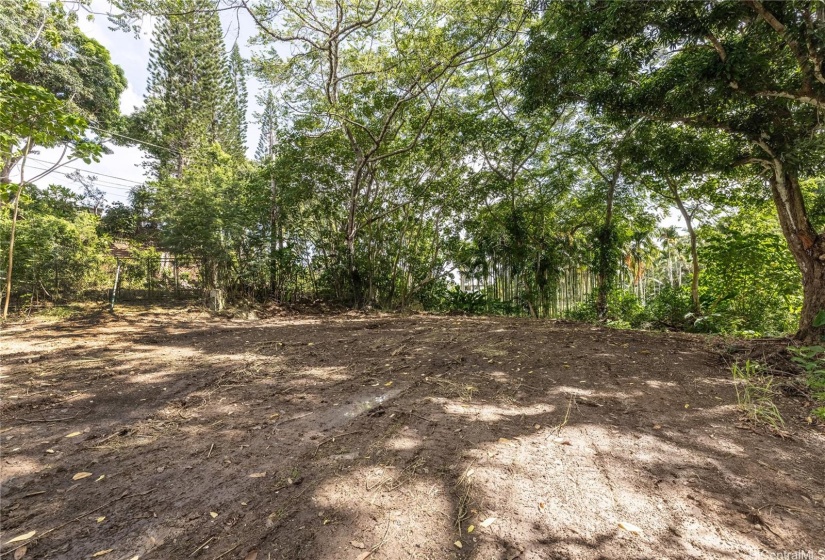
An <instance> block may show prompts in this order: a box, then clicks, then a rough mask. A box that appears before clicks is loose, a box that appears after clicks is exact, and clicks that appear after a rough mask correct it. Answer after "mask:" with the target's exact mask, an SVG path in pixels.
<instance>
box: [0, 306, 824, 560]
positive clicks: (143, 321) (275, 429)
mask: <svg viewBox="0 0 825 560" xmlns="http://www.w3.org/2000/svg"><path fill="white" fill-rule="evenodd" d="M0 336H1V337H2V338H1V339H0V359H2V371H0V375H2V376H3V377H2V378H0V382H2V399H3V400H2V416H1V418H2V428H0V438H1V439H2V459H1V460H0V463H1V464H2V535H0V542H2V543H3V548H2V558H4V559H5V558H9V559H11V558H15V559H18V560H19V558H25V559H29V558H31V559H52V558H61V559H63V558H66V559H85V558H102V559H103V560H132V559H137V558H139V559H141V560H143V559H147V560H148V559H188V558H193V559H205V560H218V559H240V560H252V559H255V560H271V559H290V560H293V559H301V558H306V559H336V560H337V559H343V560H350V559H351V560H363V559H365V558H370V559H375V560H379V559H404V558H418V559H450V558H456V559H458V558H461V559H485V560H486V559H490V560H493V559H495V560H504V559H506V560H513V559H519V560H527V559H551V558H552V559H557V558H558V559H585V560H587V559H619V558H621V559H625V558H627V559H642V558H645V559H646V558H657V559H659V558H672V559H682V558H713V559H717V558H736V559H757V558H771V557H781V556H779V555H780V554H792V553H797V554H799V553H804V554H811V555H812V556H810V558H825V496H823V494H825V484H823V482H825V462H824V461H823V457H825V433H823V430H822V427H821V426H819V427H818V426H816V424H813V425H811V424H809V423H808V422H807V421H806V418H805V416H806V414H807V409H805V408H804V407H802V406H801V405H800V402H799V401H793V400H790V398H789V397H786V396H782V397H779V399H778V401H777V403H778V404H779V406H780V408H781V410H782V411H783V413H784V416H785V420H786V422H787V432H788V437H784V438H782V437H778V436H776V435H773V434H771V433H770V431H768V430H766V429H764V428H760V427H757V428H753V427H752V426H749V425H747V424H743V423H742V420H741V418H740V413H739V411H738V410H737V407H736V396H735V391H734V386H733V384H732V381H731V376H730V370H729V368H728V367H727V366H726V365H725V363H724V361H723V360H722V358H721V357H720V354H719V353H718V352H717V351H715V350H714V348H718V344H716V346H714V345H713V344H711V343H710V342H709V341H708V339H706V338H701V337H698V336H691V335H683V334H667V333H642V332H632V331H618V330H609V329H603V328H596V327H591V326H589V325H576V324H570V323H564V322H553V321H534V320H527V319H502V318H465V317H436V316H427V315H416V316H409V317H401V316H381V315H378V316H376V315H373V316H364V315H356V314H343V315H336V316H309V315H304V316H282V317H273V318H268V319H258V320H242V319H227V318H218V317H210V316H209V315H207V314H205V313H201V312H198V311H196V310H181V309H176V310H169V309H167V310H164V309H157V308H155V309H143V310H140V309H136V308H133V309H126V310H121V311H120V312H118V313H117V314H116V315H114V316H111V315H108V314H106V313H102V312H100V313H92V314H87V315H84V316H80V317H75V318H70V319H66V320H63V321H60V322H44V321H42V320H29V321H25V322H22V323H13V324H9V325H6V326H5V327H4V328H3V329H2V331H0ZM87 473H88V474H87ZM32 531H36V532H35V533H34V534H33V535H30V538H28V539H26V540H16V541H14V542H11V543H8V541H10V540H12V539H14V538H15V537H18V536H26V535H27V533H31V532H32ZM6 543H8V544H6ZM24 549H25V553H24V554H23V556H20V555H21V552H20V551H21V550H24ZM786 557H787V558H790V557H791V556H786ZM803 557H804V558H809V556H796V557H795V558H803Z"/></svg>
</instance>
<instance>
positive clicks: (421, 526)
mask: <svg viewBox="0 0 825 560" xmlns="http://www.w3.org/2000/svg"><path fill="white" fill-rule="evenodd" d="M424 470H426V467H425V466H424V464H423V463H417V462H414V463H412V464H411V465H408V466H407V467H406V468H396V467H381V466H377V467H362V468H357V469H354V470H352V471H349V472H347V473H346V474H345V475H344V476H341V477H337V478H335V479H330V480H327V481H324V482H323V483H322V484H320V485H319V486H318V487H317V489H315V491H314V493H313V496H312V498H311V502H312V504H313V506H314V507H315V508H316V509H318V510H319V516H318V525H317V527H313V528H312V529H313V532H314V534H315V535H316V536H318V537H321V536H322V537H323V538H317V539H316V544H317V545H318V546H319V547H321V548H320V550H319V551H318V552H319V554H318V555H317V556H316V557H317V558H342V559H346V558H353V559H354V558H358V557H359V554H361V553H363V552H364V550H363V549H361V548H356V547H354V546H353V545H352V542H353V541H354V542H356V543H360V544H363V545H364V546H365V547H366V548H367V549H369V548H370V547H371V546H373V545H374V544H377V543H380V542H382V541H384V542H386V541H387V540H392V541H393V542H396V543H399V544H400V545H401V546H402V547H403V548H404V550H405V551H407V552H408V554H409V555H410V556H409V557H411V558H427V557H431V558H436V557H439V558H443V557H444V556H443V551H444V550H445V549H446V548H447V547H449V546H452V544H451V543H452V540H450V539H451V538H452V537H451V536H452V535H454V527H452V526H451V521H450V519H451V518H452V517H453V511H452V507H453V506H452V502H451V500H450V496H449V495H448V494H447V491H446V489H445V488H443V485H442V482H441V481H440V480H438V479H437V478H432V477H431V476H428V475H426V474H423V475H422V473H423V471H424ZM419 471H420V472H419ZM399 496H405V497H407V498H409V501H408V502H407V503H408V504H409V505H408V506H406V507H399V504H398V501H397V500H398V497H399ZM340 521H345V522H344V523H343V525H342V524H340V523H339V522H340ZM353 522H354V523H353ZM353 525H355V526H357V528H358V529H357V530H356V531H354V532H353V531H352V530H351V528H352V527H353ZM342 526H343V527H344V528H341V527H342ZM346 527H349V529H347V528H346ZM453 540H454V539H453ZM436 551H437V552H436ZM434 553H435V554H436V555H435V556H434V555H433V554H434ZM383 557H384V556H382V555H380V554H379V555H378V558H383Z"/></svg>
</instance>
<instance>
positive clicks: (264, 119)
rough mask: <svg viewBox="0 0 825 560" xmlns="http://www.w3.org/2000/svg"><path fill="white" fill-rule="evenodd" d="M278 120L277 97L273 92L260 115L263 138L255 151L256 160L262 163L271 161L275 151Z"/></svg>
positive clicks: (270, 93) (267, 97) (268, 94)
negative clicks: (276, 112)
mask: <svg viewBox="0 0 825 560" xmlns="http://www.w3.org/2000/svg"><path fill="white" fill-rule="evenodd" d="M259 99H260V98H259ZM276 119H277V117H276V115H275V97H274V96H273V95H272V92H271V91H269V92H267V94H266V100H265V101H264V110H263V112H262V113H261V114H260V121H259V122H260V124H261V138H260V140H258V148H257V149H256V150H255V159H256V160H258V161H260V162H264V161H267V160H269V159H270V158H271V157H272V153H273V151H274V149H275V139H276V133H277V120H276Z"/></svg>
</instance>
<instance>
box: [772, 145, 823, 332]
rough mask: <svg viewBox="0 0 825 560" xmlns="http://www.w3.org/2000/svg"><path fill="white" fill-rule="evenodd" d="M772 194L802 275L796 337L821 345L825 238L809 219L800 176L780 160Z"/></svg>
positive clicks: (783, 231) (786, 237) (776, 169)
mask: <svg viewBox="0 0 825 560" xmlns="http://www.w3.org/2000/svg"><path fill="white" fill-rule="evenodd" d="M771 191H772V193H773V200H774V204H775V205H776V209H777V212H778V215H779V224H780V225H781V227H782V233H783V234H784V236H785V240H786V241H787V242H788V247H789V248H790V250H791V253H792V254H793V256H794V259H796V264H797V265H798V266H799V271H800V272H801V274H802V293H803V302H802V313H801V314H800V317H799V330H798V331H797V333H796V338H797V339H799V340H801V341H803V342H806V343H813V342H819V341H820V340H822V337H823V335H825V326H820V327H815V326H814V318H815V317H816V316H817V314H818V313H820V312H821V311H825V237H823V236H822V235H819V234H817V233H816V230H814V228H813V226H812V225H811V222H810V220H809V219H808V213H807V210H806V208H805V201H804V199H803V197H802V190H801V189H800V188H799V179H798V177H797V176H796V174H795V173H794V172H793V171H791V170H788V169H786V168H785V167H784V165H783V164H782V162H781V161H780V160H779V159H778V158H774V160H773V176H772V177H771Z"/></svg>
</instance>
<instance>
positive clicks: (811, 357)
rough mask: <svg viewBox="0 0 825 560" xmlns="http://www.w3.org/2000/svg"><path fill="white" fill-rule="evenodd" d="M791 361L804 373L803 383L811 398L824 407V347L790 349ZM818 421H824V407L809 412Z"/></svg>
mask: <svg viewBox="0 0 825 560" xmlns="http://www.w3.org/2000/svg"><path fill="white" fill-rule="evenodd" d="M788 351H789V352H790V353H791V355H792V357H791V359H792V360H793V361H794V362H795V363H796V364H797V365H799V367H801V368H802V369H803V370H804V371H805V383H806V384H807V385H808V389H809V390H810V391H811V396H812V397H813V398H814V399H815V400H816V401H819V402H820V403H822V404H823V405H825V346H800V347H798V348H795V347H790V348H788ZM811 413H812V415H813V416H816V417H817V418H819V419H820V420H825V406H818V407H816V408H814V409H813V411H812V412H811Z"/></svg>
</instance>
